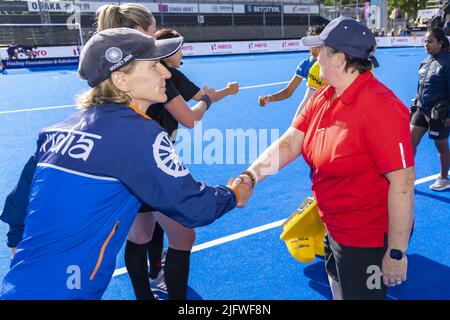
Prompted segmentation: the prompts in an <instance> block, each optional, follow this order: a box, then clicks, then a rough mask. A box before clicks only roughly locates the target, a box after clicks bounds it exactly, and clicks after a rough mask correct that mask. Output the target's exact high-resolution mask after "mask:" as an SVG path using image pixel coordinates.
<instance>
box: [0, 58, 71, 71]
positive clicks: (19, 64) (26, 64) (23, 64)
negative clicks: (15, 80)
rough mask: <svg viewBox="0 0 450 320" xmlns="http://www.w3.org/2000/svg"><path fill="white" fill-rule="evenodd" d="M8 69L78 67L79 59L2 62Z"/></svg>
mask: <svg viewBox="0 0 450 320" xmlns="http://www.w3.org/2000/svg"><path fill="white" fill-rule="evenodd" d="M2 62H3V65H4V66H5V67H6V69H19V68H36V67H47V66H72V65H78V57H73V58H43V59H18V60H2Z"/></svg>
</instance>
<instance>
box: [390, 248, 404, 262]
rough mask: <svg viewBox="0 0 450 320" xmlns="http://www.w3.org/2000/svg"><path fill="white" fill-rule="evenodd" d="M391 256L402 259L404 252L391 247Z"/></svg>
mask: <svg viewBox="0 0 450 320" xmlns="http://www.w3.org/2000/svg"><path fill="white" fill-rule="evenodd" d="M390 256H391V258H392V259H395V260H402V258H403V252H402V251H401V250H397V249H391V252H390Z"/></svg>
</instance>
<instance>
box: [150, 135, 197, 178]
mask: <svg viewBox="0 0 450 320" xmlns="http://www.w3.org/2000/svg"><path fill="white" fill-rule="evenodd" d="M153 157H154V158H155V161H156V165H157V166H158V168H159V169H161V170H162V171H164V172H165V173H167V174H168V175H170V176H172V177H175V178H178V177H184V176H186V175H188V174H189V170H188V169H187V168H186V167H185V166H184V165H183V163H182V162H181V160H180V158H179V157H178V155H177V153H176V151H175V148H174V147H173V145H172V142H171V141H170V139H169V135H168V134H167V133H165V132H161V133H160V134H159V135H158V136H157V137H156V140H155V143H154V144H153Z"/></svg>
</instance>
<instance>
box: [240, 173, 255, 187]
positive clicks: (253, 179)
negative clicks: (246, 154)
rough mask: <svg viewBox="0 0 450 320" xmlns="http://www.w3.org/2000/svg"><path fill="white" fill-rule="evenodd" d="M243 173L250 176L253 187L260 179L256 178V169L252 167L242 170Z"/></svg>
mask: <svg viewBox="0 0 450 320" xmlns="http://www.w3.org/2000/svg"><path fill="white" fill-rule="evenodd" d="M241 175H246V176H247V177H249V178H250V180H251V181H252V185H251V188H252V189H253V187H254V186H255V184H256V183H257V182H258V180H257V179H256V174H255V171H253V170H252V169H247V170H245V171H244V172H242V173H241Z"/></svg>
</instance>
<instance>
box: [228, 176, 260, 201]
mask: <svg viewBox="0 0 450 320" xmlns="http://www.w3.org/2000/svg"><path fill="white" fill-rule="evenodd" d="M255 183H256V175H255V174H254V173H253V172H251V171H249V170H246V171H244V172H243V173H241V175H240V176H239V177H237V178H231V179H230V180H228V183H227V187H229V188H230V189H232V190H233V191H234V192H235V194H236V207H237V208H244V207H245V206H246V205H247V202H248V200H249V199H250V197H251V196H252V194H253V187H254V185H255Z"/></svg>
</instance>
